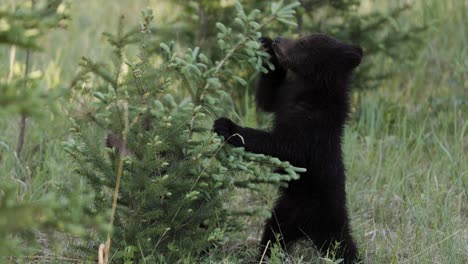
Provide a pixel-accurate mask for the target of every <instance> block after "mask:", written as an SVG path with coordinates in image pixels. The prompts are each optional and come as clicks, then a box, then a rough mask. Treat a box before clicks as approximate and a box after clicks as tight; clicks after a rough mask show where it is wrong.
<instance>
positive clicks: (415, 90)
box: [0, 0, 468, 263]
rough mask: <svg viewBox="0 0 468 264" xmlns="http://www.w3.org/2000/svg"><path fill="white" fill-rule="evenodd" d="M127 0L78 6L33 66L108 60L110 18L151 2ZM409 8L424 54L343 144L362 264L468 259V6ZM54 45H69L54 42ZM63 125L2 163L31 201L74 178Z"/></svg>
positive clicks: (366, 102) (40, 127) (34, 137)
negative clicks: (422, 24)
mask: <svg viewBox="0 0 468 264" xmlns="http://www.w3.org/2000/svg"><path fill="white" fill-rule="evenodd" d="M121 2H122V5H121V6H120V8H119V7H117V6H116V5H113V4H111V1H109V2H105V3H104V2H102V3H101V1H99V4H97V3H98V2H96V1H94V2H93V1H81V2H80V4H79V5H78V4H75V5H74V7H73V8H74V9H73V12H74V14H76V15H77V20H75V22H72V24H71V25H70V28H69V30H68V31H66V32H57V33H54V34H53V35H52V36H51V37H50V39H49V40H48V41H50V43H49V44H46V47H47V45H50V48H48V49H47V51H46V52H45V53H43V54H42V55H40V56H38V57H36V60H35V67H37V68H42V69H45V68H47V66H49V67H51V66H50V65H55V66H54V67H55V68H54V67H52V68H49V70H48V71H46V74H50V76H54V75H53V71H54V69H61V70H62V71H63V74H62V75H61V76H62V77H61V78H64V79H65V80H66V79H67V78H70V77H71V76H72V75H73V72H74V71H75V65H76V62H77V61H78V58H79V56H81V55H84V54H86V55H90V56H93V54H95V55H96V56H97V57H99V56H102V53H104V52H107V51H103V50H101V48H102V47H104V45H103V43H102V42H103V40H102V37H101V36H100V35H101V32H102V31H104V30H109V29H112V28H114V25H115V22H116V19H115V20H114V21H112V20H109V17H108V16H107V17H106V15H105V14H106V13H114V14H116V13H119V12H124V13H126V14H129V15H131V14H139V10H140V9H141V7H143V6H146V5H147V4H148V3H149V4H151V2H148V1H147V2H145V3H138V4H137V3H135V2H134V1H121ZM371 3H374V4H375V2H371ZM378 3H379V1H377V4H378ZM86 10H93V12H91V13H89V12H86ZM155 10H158V8H157V7H156V8H155ZM94 11H95V12H94ZM73 12H72V13H73ZM411 12H412V13H411V14H410V15H409V16H408V17H407V19H408V21H422V20H425V21H428V22H430V24H431V25H432V26H431V28H430V29H429V35H430V36H429V39H428V41H427V44H426V45H425V46H424V47H423V50H422V52H421V55H420V56H419V58H418V59H417V60H416V61H415V62H414V63H412V64H411V66H402V67H401V68H400V70H399V71H398V72H397V73H396V74H395V75H394V77H393V78H391V79H390V80H388V81H386V82H384V83H383V84H382V85H381V87H380V88H379V89H377V90H372V91H366V92H362V93H360V94H356V96H355V103H356V107H355V109H356V111H355V112H354V115H353V118H352V120H351V122H350V123H349V126H348V129H347V132H346V136H345V139H344V141H345V151H344V152H345V158H346V166H347V172H348V173H347V174H348V186H347V187H348V194H349V208H350V211H351V218H352V223H353V227H354V234H355V237H356V240H357V242H358V244H359V248H360V252H361V254H362V255H363V257H364V259H365V262H366V263H467V262H468V224H467V223H468V202H467V201H468V199H467V190H468V168H467V166H468V158H467V156H466V154H467V152H468V140H467V138H466V135H467V130H468V122H467V117H466V115H467V113H468V107H467V100H468V99H467V97H466V96H467V95H466V93H467V90H466V89H467V86H468V85H467V80H468V76H467V66H468V62H467V56H468V50H467V48H466V47H468V36H467V32H468V30H467V27H466V25H465V24H466V21H468V17H467V14H468V9H467V5H466V1H456V0H452V1H436V0H430V1H417V2H416V3H415V8H414V9H413V11H411ZM129 19H130V21H134V20H135V19H137V18H133V17H130V18H129ZM403 23H404V21H403ZM130 24H131V23H130ZM82 25H88V26H86V27H83V26H82ZM57 40H61V41H64V40H68V41H69V42H67V45H63V44H61V45H57V43H58V42H57ZM61 43H63V42H61ZM2 51H5V50H2ZM2 59H4V58H3V57H2ZM51 61H52V64H51ZM62 81H63V80H62ZM67 129H68V123H67V121H66V116H65V115H63V114H56V115H55V116H54V119H53V120H49V119H47V118H42V119H41V118H39V119H37V120H35V121H32V122H30V123H29V124H28V128H27V139H26V142H27V145H26V148H25V150H24V155H25V157H26V159H27V160H28V164H29V165H28V166H26V167H22V166H20V165H19V163H18V162H17V161H15V160H14V159H7V158H6V161H5V162H3V163H2V164H3V165H4V166H3V168H0V173H5V174H9V175H12V176H13V177H15V178H18V179H25V180H24V181H25V183H26V184H25V188H27V189H28V191H27V192H26V193H27V194H26V199H31V200H34V199H38V197H42V196H44V195H46V194H47V193H48V191H49V190H51V189H54V188H58V186H60V185H61V184H63V183H67V182H69V181H70V179H71V178H72V177H73V176H72V175H71V174H72V173H71V172H70V171H69V170H68V169H67V168H69V167H70V162H69V161H68V160H67V159H66V158H65V157H66V156H65V155H64V151H63V149H61V147H60V142H61V141H63V140H64V139H65V138H66V136H67ZM0 131H2V132H0V141H3V142H5V144H7V145H9V146H14V145H15V140H16V137H17V131H18V127H17V122H16V117H13V118H12V117H2V118H1V119H0ZM0 157H1V156H0ZM37 164H45V166H35V165H37ZM35 168H41V169H40V170H39V169H36V170H35ZM75 183H76V182H75ZM265 197H267V198H268V199H269V198H271V196H270V195H268V194H265ZM261 224H262V222H261V221H254V222H252V223H251V225H252V230H253V231H251V233H248V234H245V236H246V237H249V236H250V237H255V238H256V237H258V232H259V230H260V229H261ZM306 246H308V245H304V244H301V245H300V246H299V247H296V250H295V251H296V253H293V254H292V255H293V256H292V257H291V256H283V257H280V259H282V260H283V261H285V262H288V261H291V259H293V260H294V262H298V263H309V262H310V261H309V260H307V258H305V257H301V256H300V254H299V252H302V249H303V248H304V247H306ZM236 251H237V249H236V250H232V252H231V253H230V252H227V253H226V254H227V255H226V262H230V261H233V262H235V261H236ZM312 263H314V262H312Z"/></svg>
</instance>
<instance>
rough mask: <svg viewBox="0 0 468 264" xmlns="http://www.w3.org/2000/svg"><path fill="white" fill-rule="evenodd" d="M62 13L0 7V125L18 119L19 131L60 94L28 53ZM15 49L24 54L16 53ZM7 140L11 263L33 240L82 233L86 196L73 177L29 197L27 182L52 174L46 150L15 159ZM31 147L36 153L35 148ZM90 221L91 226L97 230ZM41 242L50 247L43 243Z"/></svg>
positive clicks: (0, 245)
mask: <svg viewBox="0 0 468 264" xmlns="http://www.w3.org/2000/svg"><path fill="white" fill-rule="evenodd" d="M64 12H65V5H64V3H62V1H31V2H29V1H28V2H25V3H22V4H20V5H18V6H16V7H15V8H13V6H10V5H9V4H3V3H2V5H0V44H2V45H5V46H6V45H11V46H10V47H9V48H10V49H9V50H10V57H9V59H10V60H9V62H10V63H9V65H8V66H9V67H8V68H7V67H5V68H0V74H1V75H0V117H2V120H1V121H2V122H0V123H1V124H2V126H5V124H6V123H7V122H5V123H4V122H3V121H4V119H3V118H4V117H8V116H11V117H15V118H16V117H18V116H20V115H21V116H22V118H23V121H24V126H25V122H26V121H25V120H26V118H27V117H38V116H41V117H45V116H47V115H46V114H49V115H51V114H52V113H51V111H50V110H52V109H53V108H52V107H44V105H48V106H51V105H54V104H55V103H56V100H57V98H58V96H59V95H62V94H63V92H62V90H60V89H55V90H52V88H57V87H51V86H48V85H50V84H51V82H48V81H47V80H45V78H44V75H43V74H42V72H41V71H40V70H34V71H32V70H31V59H32V58H31V57H32V54H31V51H30V50H40V49H41V44H40V37H42V36H43V35H45V34H47V33H48V31H50V30H52V29H54V28H56V27H57V26H59V25H61V24H62V23H64V21H65V19H66V15H65V13H64ZM17 47H18V48H24V49H27V50H21V49H18V50H17V49H16V48H17ZM0 48H1V47H0ZM5 49H6V48H5ZM17 54H18V55H19V56H21V55H25V56H24V58H25V62H24V63H21V62H19V61H17V60H16V59H15V56H16V55H17ZM47 117H48V116H47ZM44 119H45V118H44ZM48 121H49V122H50V119H48ZM10 122H12V120H10ZM23 132H24V127H23ZM7 135H8V133H5V134H3V133H2V134H1V135H0V168H1V170H0V181H1V185H0V256H2V257H3V256H9V258H10V260H11V261H13V260H20V259H21V258H14V257H15V256H16V257H18V256H22V255H27V254H31V255H34V254H41V252H38V248H39V246H38V244H39V243H38V241H37V239H36V237H38V236H42V237H44V236H46V235H52V234H53V233H54V232H60V233H69V234H73V235H75V236H80V235H82V234H84V233H85V229H84V226H85V225H86V224H87V223H88V224H89V222H88V220H89V219H88V218H86V217H83V210H82V209H83V207H82V203H83V202H86V201H88V200H89V198H90V197H89V195H88V193H87V192H85V191H84V190H83V189H81V188H80V187H79V184H78V183H77V182H76V181H75V180H76V179H74V178H73V179H69V182H68V183H67V184H63V185H61V184H58V183H57V184H56V186H55V188H53V191H51V192H50V193H47V194H44V195H43V196H35V195H34V193H33V192H32V191H31V189H32V185H33V183H34V182H37V181H36V179H33V177H40V176H43V173H44V172H45V171H50V172H51V171H54V170H53V169H52V167H53V166H52V165H50V164H48V163H52V162H54V160H53V159H50V160H47V161H44V160H43V159H41V158H44V159H46V158H47V155H46V151H43V153H41V154H43V157H40V158H37V159H35V158H31V159H29V158H28V157H25V158H23V157H20V153H19V152H20V151H21V148H17V150H16V151H15V150H14V149H15V148H14V147H12V144H11V143H10V142H11V140H10V139H7ZM20 139H21V140H24V139H25V135H24V134H23V135H22V136H21V135H20ZM18 144H20V143H18ZM21 144H23V141H21ZM36 148H40V147H39V145H37V146H36ZM18 150H19V151H18ZM62 172H63V170H62ZM75 184H76V186H73V185H75ZM71 208H73V209H72V210H70V209H71ZM95 220H96V219H93V224H95V225H99V222H98V221H95ZM43 241H46V242H45V243H47V244H54V243H53V242H52V241H48V239H47V238H46V239H43ZM2 261H3V259H2Z"/></svg>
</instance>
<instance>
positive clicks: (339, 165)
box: [214, 34, 363, 263]
mask: <svg viewBox="0 0 468 264" xmlns="http://www.w3.org/2000/svg"><path fill="white" fill-rule="evenodd" d="M261 42H262V45H263V48H264V49H265V50H266V51H267V52H268V53H269V54H270V56H271V58H270V60H271V62H272V63H273V64H274V66H275V70H273V71H270V72H268V73H267V74H261V75H260V76H259V78H258V81H257V88H256V102H257V105H258V106H259V107H260V108H262V109H263V110H264V111H267V112H273V113H274V122H273V128H272V129H271V131H262V130H257V129H253V128H247V127H241V126H239V125H237V124H235V123H234V122H232V121H231V120H229V119H227V118H220V119H218V120H216V121H215V123H214V131H215V132H216V133H217V134H218V135H222V136H223V137H224V138H225V139H226V140H227V141H228V143H230V144H232V145H234V146H237V147H241V146H242V147H245V150H246V151H250V152H254V153H263V154H266V155H271V156H274V157H278V158H279V159H281V160H285V161H289V162H290V163H291V164H293V165H294V166H298V167H303V168H306V169H307V172H305V173H302V174H301V176H300V179H299V180H296V181H293V182H290V183H289V186H288V187H287V188H284V189H282V190H281V194H280V197H279V198H278V200H277V202H276V204H275V206H274V209H273V212H272V217H271V218H270V219H268V220H267V222H266V225H265V230H264V233H263V237H262V240H261V246H262V248H261V252H263V251H264V250H266V253H267V255H268V254H269V249H268V248H267V249H265V246H266V245H267V243H268V241H270V243H276V242H279V243H280V245H281V246H282V247H284V248H285V247H286V246H287V245H288V244H290V243H291V242H294V241H296V240H298V239H308V240H312V241H313V242H314V244H315V246H316V247H317V248H318V249H320V250H321V251H322V252H326V251H327V250H328V249H329V248H330V250H336V251H335V252H336V253H337V254H338V257H341V258H344V263H352V262H354V261H356V260H357V249H356V245H355V243H354V241H353V238H352V237H351V229H350V225H349V218H348V212H347V209H346V192H345V168H344V164H343V157H342V150H341V142H342V138H343V132H344V131H343V130H344V125H345V122H346V119H347V117H348V114H349V84H350V78H351V74H352V72H353V70H354V69H355V68H356V67H357V66H358V65H359V63H360V62H361V58H362V56H363V51H362V49H361V48H360V47H359V46H354V45H350V44H346V43H343V42H341V41H339V40H337V39H335V38H333V37H330V36H327V35H323V34H313V35H309V36H306V37H302V38H299V39H295V40H293V39H287V38H282V37H277V38H276V39H275V40H274V41H273V40H272V39H270V38H262V39H261ZM236 133H238V134H239V135H240V136H242V139H241V137H239V136H238V135H234V134H236ZM277 235H279V238H280V239H279V241H278V239H277V237H278V236H277ZM337 245H338V246H337Z"/></svg>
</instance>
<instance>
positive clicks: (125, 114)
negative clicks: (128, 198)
mask: <svg viewBox="0 0 468 264" xmlns="http://www.w3.org/2000/svg"><path fill="white" fill-rule="evenodd" d="M123 108H124V109H123V110H124V111H123V121H124V129H123V131H122V144H123V146H125V145H126V144H127V134H128V126H129V124H128V103H127V102H124V103H123ZM124 158H125V153H124V151H120V153H119V165H118V168H117V180H116V182H115V188H114V195H113V198H112V211H111V219H110V221H109V226H110V228H111V229H110V231H109V233H108V234H107V241H106V244H105V248H104V252H103V253H104V262H103V264H107V263H109V262H108V261H109V252H110V246H111V238H112V226H113V225H114V219H115V212H116V211H117V198H118V196H119V190H120V181H121V179H122V173H123V160H124Z"/></svg>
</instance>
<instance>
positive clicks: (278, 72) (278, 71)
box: [259, 37, 286, 78]
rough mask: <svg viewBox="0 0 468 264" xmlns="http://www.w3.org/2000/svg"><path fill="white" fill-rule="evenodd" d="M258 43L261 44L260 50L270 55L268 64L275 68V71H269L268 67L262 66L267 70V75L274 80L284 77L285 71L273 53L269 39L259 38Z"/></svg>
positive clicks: (271, 42) (271, 41)
mask: <svg viewBox="0 0 468 264" xmlns="http://www.w3.org/2000/svg"><path fill="white" fill-rule="evenodd" d="M259 41H260V43H261V44H262V49H263V50H264V51H265V52H266V53H268V54H269V55H270V62H271V63H272V64H273V66H275V69H270V67H268V65H264V67H265V68H267V69H268V70H269V73H268V75H269V76H270V77H275V78H282V77H284V76H285V74H286V71H285V70H284V68H283V66H281V65H280V63H279V61H278V58H277V57H276V54H275V51H274V50H273V48H272V45H273V40H272V39H271V38H269V37H261V38H260V39H259Z"/></svg>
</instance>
